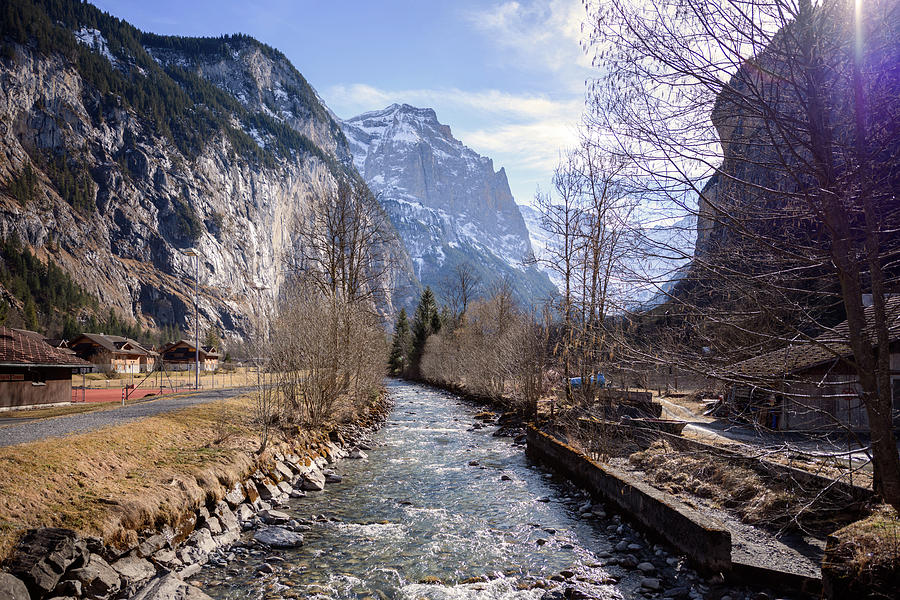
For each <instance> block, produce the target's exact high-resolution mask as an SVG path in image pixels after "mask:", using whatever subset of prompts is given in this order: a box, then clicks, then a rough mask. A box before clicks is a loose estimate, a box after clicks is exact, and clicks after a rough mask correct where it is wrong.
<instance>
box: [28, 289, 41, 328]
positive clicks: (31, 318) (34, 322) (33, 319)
mask: <svg viewBox="0 0 900 600" xmlns="http://www.w3.org/2000/svg"><path fill="white" fill-rule="evenodd" d="M38 327H39V324H38V316H37V308H35V306H34V299H33V298H32V297H31V296H28V298H27V299H26V300H25V329H31V330H32V331H37V329H38Z"/></svg>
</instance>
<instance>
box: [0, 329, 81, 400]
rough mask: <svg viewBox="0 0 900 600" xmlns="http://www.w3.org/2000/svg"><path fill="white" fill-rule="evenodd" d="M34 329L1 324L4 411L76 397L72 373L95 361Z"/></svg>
mask: <svg viewBox="0 0 900 600" xmlns="http://www.w3.org/2000/svg"><path fill="white" fill-rule="evenodd" d="M32 333H33V332H22V331H17V330H14V329H8V328H6V327H0V411H3V410H10V409H15V408H28V407H34V406H52V405H59V404H68V403H69V402H71V401H72V374H73V373H76V372H81V371H85V370H88V369H90V368H91V364H90V363H88V362H87V361H84V360H82V359H80V358H78V357H77V356H75V355H74V354H72V353H70V352H66V351H65V350H64V349H60V348H54V347H53V346H51V345H49V344H47V343H46V342H44V341H43V340H42V339H40V336H39V335H31V334H32Z"/></svg>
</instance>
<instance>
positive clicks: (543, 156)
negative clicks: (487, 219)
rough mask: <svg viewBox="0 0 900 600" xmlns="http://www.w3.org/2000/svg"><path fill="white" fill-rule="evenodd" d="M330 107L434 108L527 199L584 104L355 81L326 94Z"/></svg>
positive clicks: (572, 140)
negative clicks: (384, 86) (402, 105)
mask: <svg viewBox="0 0 900 600" xmlns="http://www.w3.org/2000/svg"><path fill="white" fill-rule="evenodd" d="M325 97H326V98H327V100H328V104H329V106H331V107H332V108H333V109H334V110H336V111H337V112H338V114H341V115H344V116H351V115H355V114H358V113H361V112H365V111H369V110H376V109H381V108H383V107H385V106H387V105H389V104H391V103H394V102H399V103H403V102H405V103H408V104H413V105H415V106H420V107H424V106H428V107H431V108H434V109H435V111H436V112H437V115H438V119H440V120H441V122H443V123H449V124H450V125H451V126H452V128H453V132H454V136H455V137H456V138H458V139H460V140H462V142H463V143H464V144H466V145H467V146H470V147H472V148H473V149H474V150H475V151H477V152H478V153H480V154H484V155H486V156H490V157H491V158H493V159H494V164H495V165H496V166H497V168H499V167H501V166H502V167H505V168H506V171H507V174H508V177H509V183H510V187H511V188H512V191H513V194H514V195H515V196H516V198H517V199H518V200H519V201H520V202H522V201H525V202H528V201H529V200H530V198H531V196H532V195H533V193H534V189H535V186H536V185H538V184H540V185H541V186H542V187H546V186H547V185H548V184H549V182H550V177H551V175H552V172H553V169H554V168H555V167H556V165H557V163H558V162H559V156H560V152H562V151H564V150H565V149H567V148H571V147H572V146H574V145H575V144H576V143H577V140H578V132H577V125H578V123H579V121H580V118H581V113H582V110H583V107H584V99H583V95H581V94H567V95H565V96H563V97H562V98H553V97H550V96H545V95H536V94H514V93H509V92H504V91H500V90H495V89H489V90H478V91H468V90H460V89H456V88H444V89H401V90H385V89H381V88H378V87H375V86H372V85H368V84H363V83H355V84H350V85H336V86H332V87H330V88H328V89H327V90H326V93H325Z"/></svg>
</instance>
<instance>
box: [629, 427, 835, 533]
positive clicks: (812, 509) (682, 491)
mask: <svg viewBox="0 0 900 600" xmlns="http://www.w3.org/2000/svg"><path fill="white" fill-rule="evenodd" d="M628 461H629V463H630V464H631V465H632V467H634V468H637V469H640V470H641V471H644V473H645V474H646V478H647V481H648V483H650V484H651V485H653V486H654V487H656V488H658V489H660V490H662V491H665V492H668V493H670V494H673V495H676V496H680V497H681V498H682V499H686V500H688V501H689V502H690V501H691V497H692V496H693V497H694V498H700V499H703V500H705V501H706V502H708V503H709V504H710V505H711V506H713V507H715V508H723V509H728V510H730V511H732V512H734V513H736V514H737V515H739V516H740V518H741V520H742V521H744V522H746V523H750V524H753V525H762V526H767V527H773V528H786V529H795V528H798V527H802V528H803V529H811V530H814V531H820V532H821V533H823V534H824V533H826V532H828V531H833V530H834V528H835V524H836V523H840V524H846V523H847V522H848V520H849V517H850V515H849V514H841V511H836V510H834V508H836V507H829V506H827V505H826V504H825V502H824V500H823V499H821V498H820V499H817V498H816V493H815V492H813V491H809V490H803V489H800V488H798V487H797V486H795V485H791V483H790V482H785V481H783V480H781V479H779V478H777V477H765V476H763V475H762V474H760V473H759V472H758V471H756V470H755V469H752V468H750V467H749V466H742V465H740V464H736V463H735V462H733V461H730V460H725V459H723V458H722V457H716V456H714V455H710V454H707V453H688V452H679V451H677V450H675V449H674V448H672V447H671V446H669V444H667V443H666V442H664V441H662V440H658V441H656V442H654V443H653V444H652V445H651V446H650V447H649V448H647V449H646V450H643V451H640V452H635V453H634V454H632V455H631V456H630V457H629V459H628Z"/></svg>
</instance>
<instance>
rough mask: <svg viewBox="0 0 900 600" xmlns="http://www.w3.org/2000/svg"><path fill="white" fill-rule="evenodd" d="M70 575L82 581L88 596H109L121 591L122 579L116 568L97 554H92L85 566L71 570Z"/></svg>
mask: <svg viewBox="0 0 900 600" xmlns="http://www.w3.org/2000/svg"><path fill="white" fill-rule="evenodd" d="M69 577H71V578H72V579H76V580H78V581H80V582H81V586H82V590H83V592H84V594H85V595H87V596H100V597H102V596H107V595H109V594H114V593H116V592H117V591H119V588H120V587H121V585H122V584H121V581H120V580H119V574H118V573H116V571H115V569H113V568H112V567H111V566H109V563H108V562H106V561H105V560H103V559H102V558H101V557H100V556H99V555H97V554H91V555H90V558H89V559H88V562H87V564H86V565H85V566H83V567H81V568H79V569H75V570H74V571H70V572H69Z"/></svg>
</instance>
